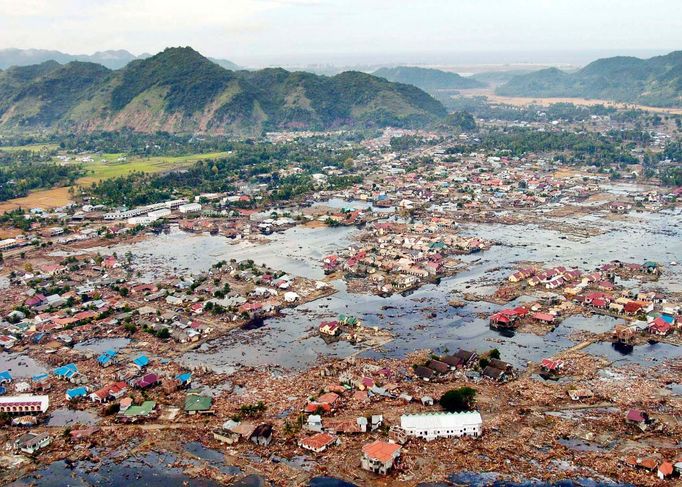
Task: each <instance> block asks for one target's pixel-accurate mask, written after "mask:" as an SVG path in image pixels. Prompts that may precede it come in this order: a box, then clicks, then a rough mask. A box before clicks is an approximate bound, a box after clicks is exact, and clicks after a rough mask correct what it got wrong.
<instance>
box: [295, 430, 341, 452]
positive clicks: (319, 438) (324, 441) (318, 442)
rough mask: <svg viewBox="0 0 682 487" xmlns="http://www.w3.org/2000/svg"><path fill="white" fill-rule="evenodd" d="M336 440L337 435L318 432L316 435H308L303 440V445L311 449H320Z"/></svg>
mask: <svg viewBox="0 0 682 487" xmlns="http://www.w3.org/2000/svg"><path fill="white" fill-rule="evenodd" d="M335 441H336V437H334V436H332V435H330V434H329V433H317V434H316V435H312V436H308V437H307V438H303V439H302V440H301V446H303V447H305V448H309V449H311V450H319V449H320V448H325V447H327V446H329V445H331V444H332V443H334V442H335Z"/></svg>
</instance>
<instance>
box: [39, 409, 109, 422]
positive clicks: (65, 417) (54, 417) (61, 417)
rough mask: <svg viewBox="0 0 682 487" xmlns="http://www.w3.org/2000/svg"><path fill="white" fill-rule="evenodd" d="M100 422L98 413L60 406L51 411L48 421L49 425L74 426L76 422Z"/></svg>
mask: <svg viewBox="0 0 682 487" xmlns="http://www.w3.org/2000/svg"><path fill="white" fill-rule="evenodd" d="M97 423H99V418H98V417H97V415H96V414H94V413H92V412H90V411H78V410H75V409H67V408H60V409H55V410H54V411H52V412H51V413H50V418H49V419H48V421H47V425H48V426H73V425H76V424H79V425H83V426H91V425H95V424H97Z"/></svg>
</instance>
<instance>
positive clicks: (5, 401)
mask: <svg viewBox="0 0 682 487" xmlns="http://www.w3.org/2000/svg"><path fill="white" fill-rule="evenodd" d="M49 406H50V397H49V396H31V395H25V396H0V412H2V413H6V414H21V415H26V414H30V413H44V412H46V411H47V408H48V407H49Z"/></svg>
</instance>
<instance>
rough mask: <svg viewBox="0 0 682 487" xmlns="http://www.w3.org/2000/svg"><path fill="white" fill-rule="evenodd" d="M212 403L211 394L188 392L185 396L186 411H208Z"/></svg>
mask: <svg viewBox="0 0 682 487" xmlns="http://www.w3.org/2000/svg"><path fill="white" fill-rule="evenodd" d="M212 405H213V399H212V398H211V397H210V396H201V395H199V394H187V397H186V398H185V411H208V410H209V409H211V406H212Z"/></svg>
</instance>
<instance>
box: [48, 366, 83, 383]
mask: <svg viewBox="0 0 682 487" xmlns="http://www.w3.org/2000/svg"><path fill="white" fill-rule="evenodd" d="M54 375H56V376H57V377H59V378H60V379H66V380H71V379H73V378H74V377H76V376H77V375H78V367H76V364H66V365H62V366H61V367H57V368H56V369H54Z"/></svg>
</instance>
